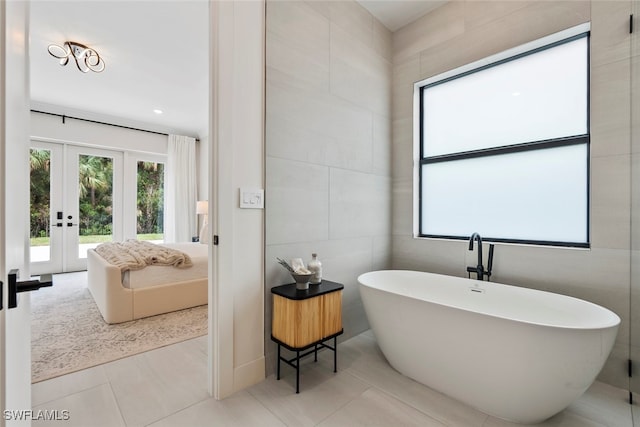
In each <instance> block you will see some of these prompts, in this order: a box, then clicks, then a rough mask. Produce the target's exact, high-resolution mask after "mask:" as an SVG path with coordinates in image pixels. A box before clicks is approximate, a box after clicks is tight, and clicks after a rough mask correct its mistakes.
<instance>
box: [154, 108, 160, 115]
mask: <svg viewBox="0 0 640 427" xmlns="http://www.w3.org/2000/svg"><path fill="white" fill-rule="evenodd" d="M153 112H154V113H156V114H162V110H158V109H156V110H153Z"/></svg>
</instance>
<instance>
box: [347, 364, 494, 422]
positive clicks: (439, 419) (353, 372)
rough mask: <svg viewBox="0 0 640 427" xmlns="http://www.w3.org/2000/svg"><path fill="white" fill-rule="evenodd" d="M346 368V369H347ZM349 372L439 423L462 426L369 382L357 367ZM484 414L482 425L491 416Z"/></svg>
mask: <svg viewBox="0 0 640 427" xmlns="http://www.w3.org/2000/svg"><path fill="white" fill-rule="evenodd" d="M349 369H351V368H347V369H346V370H349ZM346 370H345V371H346ZM345 371H343V372H345ZM349 373H350V374H351V375H352V376H354V377H356V378H357V379H358V380H359V381H362V382H363V383H365V384H369V385H370V386H371V387H372V388H376V389H377V390H379V391H380V392H382V393H384V394H386V395H387V396H391V397H393V398H394V399H396V400H398V401H399V402H402V403H404V404H405V405H407V406H409V407H411V408H413V409H415V410H416V411H418V412H420V413H421V414H423V415H425V416H427V417H429V418H431V419H432V420H435V421H437V422H439V423H441V424H443V425H445V426H451V427H460V426H456V425H455V424H451V420H446V419H443V418H441V417H438V416H437V415H436V414H433V413H429V412H425V411H424V410H422V409H420V408H418V407H416V406H415V405H413V404H411V403H410V402H407V401H406V400H405V399H404V398H403V397H402V396H399V395H398V394H396V393H394V392H392V391H391V390H387V389H385V388H383V387H381V386H380V385H378V384H374V383H371V382H369V381H368V380H366V379H365V378H363V377H361V376H359V375H358V371H357V370H355V369H354V370H352V372H349ZM399 375H401V374H399ZM418 384H419V383H418ZM420 385H421V386H422V387H426V388H429V389H430V390H433V389H431V388H430V387H428V386H426V385H423V384H420ZM433 391H435V392H437V393H439V392H438V391H436V390H433ZM444 396H445V397H447V398H449V399H452V398H450V397H448V396H446V395H444ZM454 400H455V399H454ZM456 402H457V403H459V404H461V405H464V404H463V403H461V402H459V401H457V400H456ZM483 415H484V420H483V424H482V425H484V423H485V422H486V421H487V419H488V418H489V415H487V414H483Z"/></svg>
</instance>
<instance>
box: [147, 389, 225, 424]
mask: <svg viewBox="0 0 640 427" xmlns="http://www.w3.org/2000/svg"><path fill="white" fill-rule="evenodd" d="M209 399H213V397H211V396H208V397H205V398H204V399H201V400H199V401H197V402H194V403H190V404H189V405H187V406H185V407H184V408H181V409H178V410H176V411H173V412H171V413H169V414H167V415H165V416H163V417H160V418H158V419H157V420H153V421H150V422H149V423H147V424H145V427H149V426H151V425H153V424H155V423H157V422H159V421H162V420H164V419H165V418H169V417H172V416H174V415H176V414H179V413H180V412H183V411H186V410H188V409H189V408H192V407H194V406H196V405H199V404H201V403H203V402H206V401H207V400H209Z"/></svg>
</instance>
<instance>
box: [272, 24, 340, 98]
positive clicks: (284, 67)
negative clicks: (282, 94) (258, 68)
mask: <svg viewBox="0 0 640 427" xmlns="http://www.w3.org/2000/svg"><path fill="white" fill-rule="evenodd" d="M327 34H328V30H327ZM266 49H267V51H266V52H267V53H266V62H267V67H268V69H269V70H270V71H267V73H269V72H273V70H278V71H279V72H281V73H283V74H285V75H286V77H287V82H288V83H289V84H291V85H294V86H301V87H302V88H304V89H307V88H311V89H316V90H319V91H322V92H329V44H328V43H327V44H326V45H323V46H318V47H316V48H315V49H311V50H309V49H307V48H303V47H300V46H299V45H297V44H296V43H292V42H291V40H289V39H288V38H285V37H282V36H280V35H278V34H273V33H272V34H269V36H268V37H267V48H266Z"/></svg>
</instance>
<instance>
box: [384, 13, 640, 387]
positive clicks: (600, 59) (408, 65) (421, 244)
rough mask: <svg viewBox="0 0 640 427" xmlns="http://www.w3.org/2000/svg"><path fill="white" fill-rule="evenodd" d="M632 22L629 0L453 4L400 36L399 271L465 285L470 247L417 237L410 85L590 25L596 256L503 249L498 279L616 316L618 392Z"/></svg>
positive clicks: (608, 370)
mask: <svg viewBox="0 0 640 427" xmlns="http://www.w3.org/2000/svg"><path fill="white" fill-rule="evenodd" d="M630 13H631V2H628V1H594V2H580V1H568V2H556V1H553V2H536V1H529V2H527V1H522V2H520V1H518V2H511V1H505V2H498V1H490V2H479V1H456V2H450V3H448V4H446V5H445V6H443V7H441V8H439V9H437V10H436V11H434V12H432V13H431V14H429V15H427V16H425V17H423V18H421V19H419V20H418V21H416V22H414V23H412V24H410V25H408V26H407V27H404V28H402V29H400V30H398V31H397V32H396V33H394V37H393V112H392V118H393V154H392V158H393V166H392V171H393V197H392V201H393V203H392V205H393V211H392V221H393V225H392V233H393V239H392V266H393V268H399V269H414V270H423V271H431V272H437V273H445V274H451V275H455V276H466V272H465V271H466V270H465V267H466V266H467V265H472V264H474V263H475V262H474V256H475V253H471V252H469V251H468V250H467V243H466V242H462V241H444V240H435V239H414V238H413V237H412V232H413V228H412V221H413V199H412V197H413V195H412V191H413V178H412V161H413V154H412V150H413V146H412V144H413V141H412V88H413V86H412V84H413V83H414V82H416V81H419V80H422V79H424V78H427V77H430V76H433V75H436V74H438V73H441V72H443V71H446V70H449V69H452V68H455V67H458V66H462V65H464V64H467V63H470V62H472V61H475V60H478V59H481V58H483V57H486V56H488V55H491V54H494V53H497V52H500V51H503V50H505V49H507V48H510V47H513V46H517V45H520V44H523V43H525V42H528V41H531V40H534V39H537V38H540V37H542V36H545V35H548V34H551V33H554V32H557V31H560V30H563V29H565V28H569V27H571V26H574V25H577V24H580V23H584V22H588V21H591V30H592V31H591V36H592V37H591V212H590V222H591V249H590V250H580V249H563V248H549V247H536V246H524V245H496V248H495V258H494V271H493V273H494V275H493V276H492V280H495V281H497V282H502V283H507V284H514V285H518V286H526V287H531V288H536V289H543V290H549V291H552V292H557V293H561V294H567V295H572V296H575V297H578V298H583V299H586V300H589V301H593V302H595V303H597V304H600V305H603V306H605V307H607V308H609V309H611V310H613V311H614V312H616V313H617V314H618V315H619V316H620V317H621V318H622V325H621V327H620V329H619V333H618V337H617V341H616V344H615V346H614V349H613V352H612V355H611V357H610V358H609V360H608V362H607V364H606V365H605V368H604V370H603V372H602V373H601V375H600V379H601V380H603V381H606V382H609V383H611V384H614V385H616V386H619V387H626V386H627V385H628V378H627V377H626V371H625V369H626V360H627V359H628V357H629V335H630V329H631V328H630V316H629V296H630V280H631V279H630V269H631V263H630V259H631V258H630V257H631V252H630V235H631V229H630V223H631V198H630V194H631V193H630V190H631V188H630V185H631V137H630V92H631V87H630V81H631V77H630V36H629V30H628V28H629V14H630ZM489 202H490V201H489ZM478 232H480V234H482V230H478ZM486 252H487V251H486V250H485V253H486ZM634 330H635V331H636V332H637V331H638V329H637V328H635V329H634Z"/></svg>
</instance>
